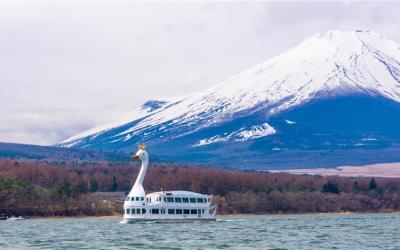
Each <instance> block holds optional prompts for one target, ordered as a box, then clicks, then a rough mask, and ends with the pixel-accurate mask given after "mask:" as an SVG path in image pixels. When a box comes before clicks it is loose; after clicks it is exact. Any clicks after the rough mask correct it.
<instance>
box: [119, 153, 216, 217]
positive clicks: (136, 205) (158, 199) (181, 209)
mask: <svg viewBox="0 0 400 250" xmlns="http://www.w3.org/2000/svg"><path fill="white" fill-rule="evenodd" d="M132 157H133V158H134V159H140V160H141V161H142V166H141V168H140V172H139V175H138V177H137V178H136V181H135V184H134V185H133V187H132V190H131V191H130V193H129V195H128V196H127V197H126V199H125V202H124V219H123V221H122V223H128V222H135V221H175V222H182V221H210V220H215V214H216V206H215V205H211V202H212V195H206V194H199V193H194V192H189V191H161V192H155V193H150V194H147V195H146V193H145V191H144V188H143V180H144V176H145V174H146V171H147V167H148V164H149V156H148V154H147V152H146V151H145V148H144V147H143V146H140V147H139V151H138V152H137V153H136V154H135V155H133V156H132Z"/></svg>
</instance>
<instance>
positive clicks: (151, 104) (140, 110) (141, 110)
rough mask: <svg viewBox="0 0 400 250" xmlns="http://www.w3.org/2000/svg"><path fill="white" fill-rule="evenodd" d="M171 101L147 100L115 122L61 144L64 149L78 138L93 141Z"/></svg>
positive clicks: (95, 128)
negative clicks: (99, 134) (100, 134)
mask: <svg viewBox="0 0 400 250" xmlns="http://www.w3.org/2000/svg"><path fill="white" fill-rule="evenodd" d="M173 101H174V100H173V99H171V100H149V101H147V102H145V103H144V104H142V105H141V106H139V107H136V108H135V109H133V110H132V111H130V112H128V113H126V114H123V115H122V116H121V117H120V118H119V119H118V120H116V121H114V122H111V123H107V124H103V125H100V126H97V127H94V128H91V129H89V130H86V131H84V132H82V133H79V134H77V135H74V136H72V137H70V138H68V139H66V140H64V141H63V142H62V143H63V145H64V146H65V147H72V146H73V145H75V143H76V142H77V140H78V139H80V138H84V137H87V136H91V137H92V139H94V138H96V135H97V134H98V133H100V132H106V131H109V130H111V129H113V128H116V127H119V126H121V125H124V124H127V123H129V122H131V121H133V120H137V119H141V118H143V117H146V116H148V115H150V114H153V113H155V112H157V111H159V110H160V109H163V108H165V107H166V106H168V104H171V103H173Z"/></svg>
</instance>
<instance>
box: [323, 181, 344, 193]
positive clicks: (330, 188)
mask: <svg viewBox="0 0 400 250" xmlns="http://www.w3.org/2000/svg"><path fill="white" fill-rule="evenodd" d="M322 192H323V193H332V194H340V191H339V187H338V186H337V184H335V183H332V182H330V181H328V182H327V183H326V184H324V185H323V186H322Z"/></svg>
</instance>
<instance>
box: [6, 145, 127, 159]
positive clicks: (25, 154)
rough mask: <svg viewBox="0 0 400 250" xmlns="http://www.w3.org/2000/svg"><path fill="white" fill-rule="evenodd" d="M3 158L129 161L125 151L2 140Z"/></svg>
mask: <svg viewBox="0 0 400 250" xmlns="http://www.w3.org/2000/svg"><path fill="white" fill-rule="evenodd" d="M0 158H1V159H26V160H55V161H102V160H107V161H127V160H129V157H128V156H127V155H126V154H124V153H117V152H102V151H99V150H84V149H69V148H60V147H48V146H37V145H27V144H17V143H3V142H0Z"/></svg>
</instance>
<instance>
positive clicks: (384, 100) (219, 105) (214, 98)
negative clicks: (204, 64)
mask: <svg viewBox="0 0 400 250" xmlns="http://www.w3.org/2000/svg"><path fill="white" fill-rule="evenodd" d="M367 108H368V109H367ZM398 117H400V45H399V44H397V43H395V42H393V41H391V40H388V39H386V38H384V37H383V36H381V35H378V34H375V33H372V32H368V31H329V32H325V33H320V34H316V35H314V36H312V37H310V38H308V39H306V40H304V41H303V42H302V43H300V44H299V45H298V46H296V47H294V48H292V49H290V50H288V51H287V52H285V53H283V54H281V55H278V56H276V57H273V58H271V59H269V60H267V61H265V62H263V63H261V64H259V65H256V66H254V67H252V68H250V69H248V70H245V71H243V72H241V73H239V74H237V75H234V76H232V77H230V78H228V79H226V80H224V81H222V82H220V83H218V84H216V85H214V86H212V87H211V88H209V89H207V90H204V91H201V92H197V93H194V94H192V95H189V96H186V97H184V98H180V99H177V100H169V101H168V100H166V101H154V100H153V101H149V102H146V103H145V104H143V105H142V106H140V107H138V108H137V109H135V110H134V111H132V112H131V113H129V114H127V115H126V116H125V117H124V118H123V119H122V120H121V121H118V122H116V123H112V124H108V125H105V126H100V127H97V128H94V129H91V130H89V131H86V132H83V133H82V134H79V135H76V136H73V137H71V138H69V139H67V140H65V141H63V142H62V143H61V144H60V145H61V146H65V147H78V148H82V147H89V148H102V149H106V150H107V149H109V150H116V149H118V150H127V151H129V150H133V148H134V145H136V144H138V143H146V144H148V145H149V146H150V148H151V150H152V151H153V152H154V153H155V154H156V155H157V156H159V157H165V158H166V159H172V160H183V161H187V160H191V161H192V160H193V161H196V162H203V163H210V164H221V165H230V164H231V163H230V162H232V161H234V160H235V161H240V162H247V163H248V166H250V165H251V166H256V167H262V165H263V164H265V165H268V166H271V159H275V160H276V155H277V154H278V153H279V155H281V156H282V155H293V153H294V152H300V151H301V152H305V151H308V153H309V152H311V151H312V152H316V150H331V151H332V150H339V151H340V150H344V149H346V150H347V151H348V152H350V151H357V152H358V151H360V150H361V151H360V152H362V153H361V155H363V154H364V153H363V152H364V151H365V150H366V149H367V148H371V147H372V148H380V149H383V148H391V149H393V148H395V147H396V145H397V140H398V139H400V126H398V125H400V120H399V119H400V118H398ZM328 121H329V122H328ZM382 122H385V123H384V124H382ZM399 141H400V140H399ZM350 149H351V150H350ZM299 150H300V151H299ZM310 150H311V151H310ZM363 150H364V151H363ZM368 152H369V151H368ZM305 155H307V154H305ZM352 155H354V152H353V153H352ZM367 155H369V153H368V154H367ZM274 157H275V158H274ZM285 157H287V156H285ZM363 157H364V156H363ZM389 158H390V159H391V157H388V159H389ZM285 159H286V158H285ZM252 162H253V163H254V164H253V163H252ZM273 162H274V161H272V163H273ZM296 162H298V161H296ZM276 164H277V165H276V166H279V165H280V163H279V162H277V163H276ZM338 164H340V163H338ZM234 165H237V164H234ZM292 165H293V164H292ZM292 165H290V164H289V165H287V166H292ZM294 165H295V164H294ZM316 165H321V164H316Z"/></svg>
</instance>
